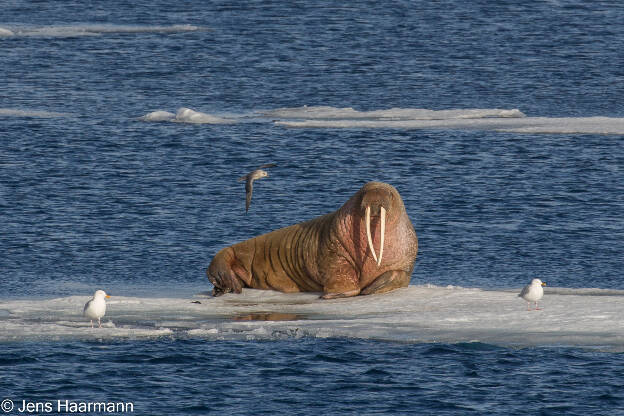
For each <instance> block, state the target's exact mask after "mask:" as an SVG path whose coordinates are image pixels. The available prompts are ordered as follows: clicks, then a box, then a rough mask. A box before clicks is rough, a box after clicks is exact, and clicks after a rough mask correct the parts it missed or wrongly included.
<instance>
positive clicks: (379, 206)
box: [356, 182, 404, 266]
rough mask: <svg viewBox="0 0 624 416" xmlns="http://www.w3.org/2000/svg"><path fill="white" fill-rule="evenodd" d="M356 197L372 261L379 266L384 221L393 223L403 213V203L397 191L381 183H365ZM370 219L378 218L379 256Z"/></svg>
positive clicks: (381, 253) (381, 257)
mask: <svg viewBox="0 0 624 416" xmlns="http://www.w3.org/2000/svg"><path fill="white" fill-rule="evenodd" d="M356 197H359V199H360V202H359V210H360V215H361V217H362V218H363V220H364V222H365V226H366V238H367V241H368V248H369V249H370V251H371V254H372V256H373V259H375V261H376V262H377V266H380V265H381V260H382V259H383V252H384V244H385V238H386V221H390V222H394V219H395V218H396V217H397V216H398V215H399V214H401V213H402V212H403V211H404V208H403V201H402V200H401V197H400V196H399V193H398V191H397V190H396V189H395V188H394V187H393V186H392V185H388V184H386V183H382V182H369V183H367V184H366V185H364V186H363V187H362V189H360V191H359V192H358V193H357V194H356ZM371 218H379V221H378V223H379V227H380V232H379V235H380V241H379V251H378V253H379V254H377V251H376V250H375V247H374V245H373V238H372V234H371Z"/></svg>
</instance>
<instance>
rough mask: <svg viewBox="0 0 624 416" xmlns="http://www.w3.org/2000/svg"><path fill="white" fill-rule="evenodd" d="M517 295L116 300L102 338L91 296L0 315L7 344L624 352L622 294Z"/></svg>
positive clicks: (16, 304) (452, 292) (454, 291)
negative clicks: (530, 307)
mask: <svg viewBox="0 0 624 416" xmlns="http://www.w3.org/2000/svg"><path fill="white" fill-rule="evenodd" d="M519 291H520V288H518V289H514V290H506V291H505V290H492V291H489V290H482V289H471V288H461V287H456V286H451V287H438V286H432V285H425V286H410V287H408V288H405V289H400V290H397V291H394V292H391V293H387V294H383V295H372V296H358V297H353V298H345V299H336V300H329V301H328V300H321V299H319V297H318V295H319V294H318V293H294V294H284V293H278V292H272V291H262V290H252V289H246V290H244V291H243V293H242V294H240V295H235V294H228V295H224V296H221V297H218V298H213V297H210V296H201V297H196V298H194V299H184V298H136V297H115V298H111V299H110V300H109V301H108V302H107V305H108V306H107V313H106V324H105V325H103V326H104V328H102V329H101V330H100V329H98V328H96V329H91V327H90V325H89V322H88V321H86V320H85V319H84V317H82V315H81V311H82V306H83V305H84V302H85V301H86V300H87V299H88V298H89V296H90V295H88V294H85V296H71V297H66V298H59V299H51V300H11V301H1V302H0V309H1V310H3V311H6V312H5V313H4V314H0V341H10V340H32V339H42V338H43V339H60V340H62V339H68V338H87V339H88V338H92V337H97V338H98V339H99V338H104V339H106V338H111V339H113V338H134V337H159V336H163V335H166V336H174V337H181V338H188V337H195V338H196V337H201V338H209V339H238V340H247V339H268V340H270V339H283V338H293V337H295V338H298V337H317V338H327V337H352V338H362V339H375V340H386V341H397V342H449V343H454V342H468V341H480V342H484V343H490V344H496V345H503V346H538V345H540V346H546V345H565V346H584V347H599V348H605V349H610V350H618V351H624V326H622V323H621V317H622V316H624V292H623V291H610V290H604V289H603V290H600V289H564V288H548V287H547V288H546V289H545V295H544V298H543V299H542V301H541V302H540V307H542V308H543V309H542V310H539V311H527V310H526V304H525V302H524V301H523V300H522V299H520V298H518V296H517V295H518V293H519ZM195 301H199V303H196V302H195ZM109 322H110V323H109Z"/></svg>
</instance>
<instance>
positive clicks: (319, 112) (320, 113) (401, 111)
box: [263, 106, 525, 121]
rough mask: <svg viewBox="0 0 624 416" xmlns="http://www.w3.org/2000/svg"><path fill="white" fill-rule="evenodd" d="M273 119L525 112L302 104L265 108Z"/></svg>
mask: <svg viewBox="0 0 624 416" xmlns="http://www.w3.org/2000/svg"><path fill="white" fill-rule="evenodd" d="M263 114H264V115H265V116H268V117H272V118H280V119H300V120H342V121H347V120H352V121H400V120H413V121H414V120H457V119H459V120H462V119H482V118H522V117H525V115H524V113H522V111H520V110H518V109H512V110H505V109H499V108H493V109H480V108H470V109H451V110H428V109H425V108H391V109H388V110H373V111H357V110H354V109H353V108H351V107H346V108H335V107H329V106H310V107H308V106H303V107H292V108H278V109H276V110H270V111H264V112H263Z"/></svg>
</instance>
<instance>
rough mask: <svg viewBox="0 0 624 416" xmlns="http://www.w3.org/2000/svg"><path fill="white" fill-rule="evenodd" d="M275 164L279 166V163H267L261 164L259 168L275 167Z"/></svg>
mask: <svg viewBox="0 0 624 416" xmlns="http://www.w3.org/2000/svg"><path fill="white" fill-rule="evenodd" d="M275 166H277V163H266V164H264V165H262V166H260V167H259V168H258V169H264V168H272V167H275Z"/></svg>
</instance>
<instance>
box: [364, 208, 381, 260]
mask: <svg viewBox="0 0 624 416" xmlns="http://www.w3.org/2000/svg"><path fill="white" fill-rule="evenodd" d="M370 211H371V210H370V205H368V206H367V207H366V237H368V248H370V251H371V253H373V258H374V259H375V261H377V254H375V249H374V248H373V238H372V237H371V232H370ZM377 262H378V261H377ZM378 264H379V262H378Z"/></svg>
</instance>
